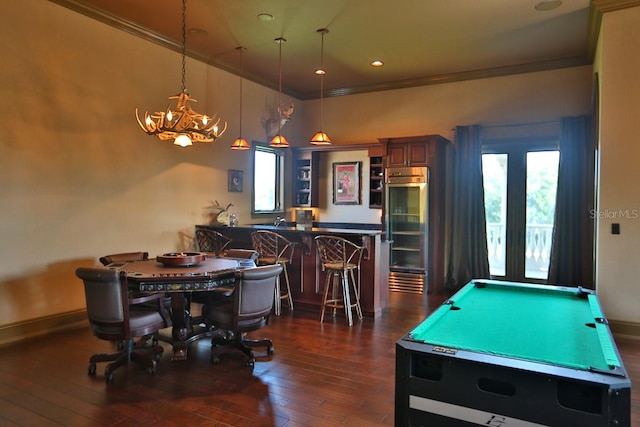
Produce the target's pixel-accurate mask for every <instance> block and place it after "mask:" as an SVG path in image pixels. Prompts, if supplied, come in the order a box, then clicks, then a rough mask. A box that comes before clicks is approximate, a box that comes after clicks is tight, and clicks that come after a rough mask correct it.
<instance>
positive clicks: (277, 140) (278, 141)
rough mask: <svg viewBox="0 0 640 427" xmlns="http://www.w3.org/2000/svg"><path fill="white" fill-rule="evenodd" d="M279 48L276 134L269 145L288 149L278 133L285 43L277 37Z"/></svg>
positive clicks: (280, 121) (285, 139)
mask: <svg viewBox="0 0 640 427" xmlns="http://www.w3.org/2000/svg"><path fill="white" fill-rule="evenodd" d="M275 42H276V43H278V45H279V47H280V53H279V59H278V133H277V134H276V136H274V137H273V139H272V140H271V142H270V143H269V146H270V147H274V148H289V141H287V138H285V137H284V136H283V135H282V134H281V133H280V132H281V130H282V45H283V44H284V43H286V42H287V40H286V39H285V38H284V37H278V38H277V39H275Z"/></svg>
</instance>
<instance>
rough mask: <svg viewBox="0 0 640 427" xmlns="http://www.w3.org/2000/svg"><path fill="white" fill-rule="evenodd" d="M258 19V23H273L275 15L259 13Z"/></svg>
mask: <svg viewBox="0 0 640 427" xmlns="http://www.w3.org/2000/svg"><path fill="white" fill-rule="evenodd" d="M256 18H258V21H262V22H269V21H273V15H272V14H270V13H259V14H258V16H256Z"/></svg>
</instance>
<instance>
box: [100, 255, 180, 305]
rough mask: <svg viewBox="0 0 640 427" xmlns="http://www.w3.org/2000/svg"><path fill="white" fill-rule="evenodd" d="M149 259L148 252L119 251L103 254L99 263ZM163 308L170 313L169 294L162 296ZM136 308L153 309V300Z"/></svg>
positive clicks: (105, 264) (108, 263) (107, 263)
mask: <svg viewBox="0 0 640 427" xmlns="http://www.w3.org/2000/svg"><path fill="white" fill-rule="evenodd" d="M148 259H149V252H120V253H117V254H111V255H105V256H102V257H100V259H99V261H100V264H102V265H104V266H107V265H110V264H113V263H125V262H134V261H146V260H148ZM163 301H164V308H165V309H166V310H167V311H168V312H169V313H171V297H170V296H169V295H165V296H164V300H163ZM138 308H141V309H142V308H146V309H151V310H155V301H150V302H149V303H145V304H141V305H139V307H138Z"/></svg>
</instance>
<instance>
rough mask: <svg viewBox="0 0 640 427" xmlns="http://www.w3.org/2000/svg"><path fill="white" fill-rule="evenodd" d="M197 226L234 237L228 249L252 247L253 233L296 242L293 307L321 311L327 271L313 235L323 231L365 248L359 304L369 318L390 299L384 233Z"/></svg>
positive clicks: (291, 274) (291, 271) (290, 268)
mask: <svg viewBox="0 0 640 427" xmlns="http://www.w3.org/2000/svg"><path fill="white" fill-rule="evenodd" d="M197 228H205V229H212V230H216V231H218V232H220V233H222V234H224V235H225V236H227V237H229V238H231V239H233V241H232V242H231V244H230V245H229V248H234V249H252V243H251V233H253V232H254V231H257V230H270V231H275V232H276V233H279V234H281V235H282V236H283V237H285V238H286V239H288V240H290V241H292V242H296V248H295V252H294V254H293V259H292V260H291V264H289V265H288V266H287V269H288V271H289V280H290V281H291V293H292V297H293V305H294V310H305V311H315V312H318V313H319V312H320V305H321V302H322V291H323V287H324V283H325V278H326V275H325V272H324V271H322V266H321V265H320V261H319V259H318V255H317V250H316V245H315V241H314V238H315V237H316V236H318V235H321V234H330V235H336V236H340V237H344V238H346V239H348V240H350V241H352V242H354V243H356V244H358V245H362V246H364V247H365V248H366V251H365V254H364V256H363V259H362V263H361V266H360V305H361V306H362V312H363V314H364V315H365V316H366V317H378V316H380V315H381V314H382V309H383V308H385V307H386V305H387V300H388V284H387V279H386V278H387V276H388V274H389V255H388V253H389V251H388V244H387V242H386V241H383V240H382V236H383V232H382V231H381V230H376V229H366V228H349V227H345V228H341V227H313V228H311V229H307V230H298V229H296V228H295V227H287V226H284V225H283V226H273V225H244V226H238V227H226V226H216V225H196V229H197Z"/></svg>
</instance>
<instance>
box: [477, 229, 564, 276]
mask: <svg viewBox="0 0 640 427" xmlns="http://www.w3.org/2000/svg"><path fill="white" fill-rule="evenodd" d="M505 226H506V225H505V224H504V223H487V249H488V251H489V270H490V273H491V275H492V276H504V275H505V263H506V260H505V247H506V246H505V241H504V236H505V235H506V233H505ZM552 233H553V224H535V225H527V227H526V247H525V252H524V256H525V277H527V278H530V279H542V280H546V279H547V276H548V274H549V255H550V254H551V237H552Z"/></svg>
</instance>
